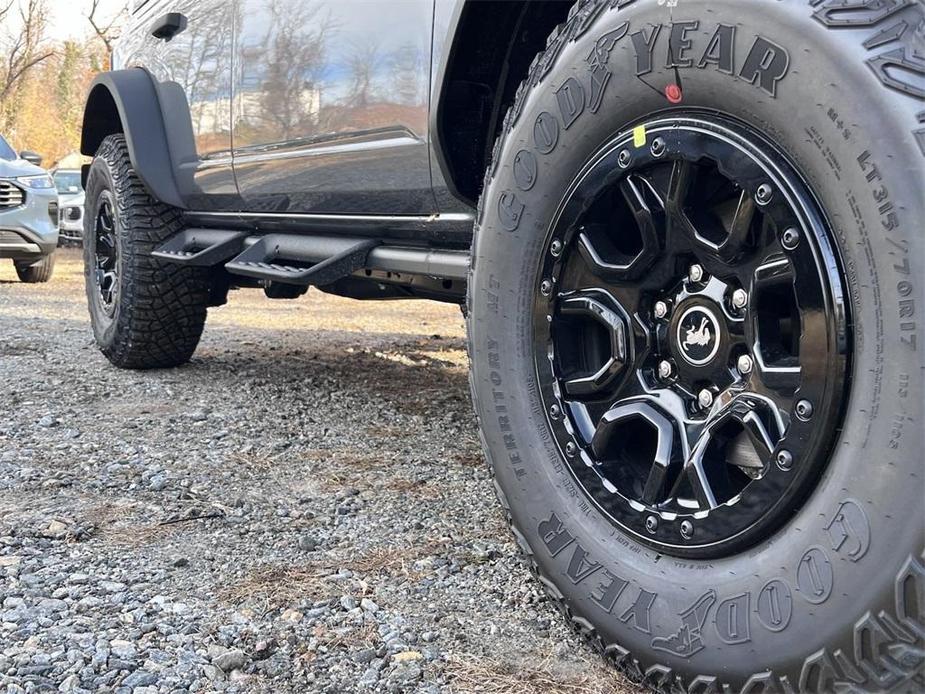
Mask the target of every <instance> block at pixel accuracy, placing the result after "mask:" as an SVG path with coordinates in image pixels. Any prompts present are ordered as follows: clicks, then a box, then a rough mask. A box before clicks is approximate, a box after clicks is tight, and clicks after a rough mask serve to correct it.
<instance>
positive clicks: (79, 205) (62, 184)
mask: <svg viewBox="0 0 925 694" xmlns="http://www.w3.org/2000/svg"><path fill="white" fill-rule="evenodd" d="M51 177H52V179H53V180H54V182H55V188H57V190H58V210H59V212H58V235H59V239H60V240H61V241H65V242H71V243H80V241H81V239H82V238H83V224H84V200H85V198H86V195H85V194H84V189H83V183H82V182H81V180H80V178H81V177H80V170H79V169H55V170H54V171H53V172H52V175H51Z"/></svg>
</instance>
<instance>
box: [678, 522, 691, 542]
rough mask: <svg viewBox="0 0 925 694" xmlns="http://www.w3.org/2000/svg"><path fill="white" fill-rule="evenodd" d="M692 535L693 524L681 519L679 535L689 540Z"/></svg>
mask: <svg viewBox="0 0 925 694" xmlns="http://www.w3.org/2000/svg"><path fill="white" fill-rule="evenodd" d="M693 536H694V524H693V523H691V522H690V521H689V520H683V521H681V537H683V538H684V539H685V540H690V539H691V538H692V537H693Z"/></svg>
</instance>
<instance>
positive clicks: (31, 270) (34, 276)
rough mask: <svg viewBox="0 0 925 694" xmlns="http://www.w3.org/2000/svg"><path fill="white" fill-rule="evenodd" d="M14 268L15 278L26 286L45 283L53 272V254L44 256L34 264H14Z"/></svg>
mask: <svg viewBox="0 0 925 694" xmlns="http://www.w3.org/2000/svg"><path fill="white" fill-rule="evenodd" d="M15 266H16V276H17V277H19V281H20V282H24V283H26V284H38V283H40V282H47V281H48V280H50V279H51V276H52V274H53V273H54V271H55V254H54V253H52V254H51V255H46V256H45V257H44V258H42V259H41V260H39V261H37V262H34V263H29V264H27V263H15Z"/></svg>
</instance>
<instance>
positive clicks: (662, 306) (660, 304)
mask: <svg viewBox="0 0 925 694" xmlns="http://www.w3.org/2000/svg"><path fill="white" fill-rule="evenodd" d="M652 312H653V313H654V314H655V317H656V318H664V317H665V316H667V315H668V304H666V303H665V302H664V301H656V302H655V307H654V308H653V309H652Z"/></svg>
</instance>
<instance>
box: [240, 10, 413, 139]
mask: <svg viewBox="0 0 925 694" xmlns="http://www.w3.org/2000/svg"><path fill="white" fill-rule="evenodd" d="M351 5H352V3H350V2H347V3H343V4H342V5H338V4H332V5H328V4H326V3H320V2H310V1H309V2H306V0H265V1H264V2H257V1H256V0H253V1H252V2H249V3H248V4H247V8H248V10H247V11H246V12H245V16H244V22H245V27H244V29H243V30H242V32H241V45H240V46H238V53H237V54H238V56H239V61H240V62H239V65H238V77H237V84H238V92H237V94H236V98H235V108H234V125H235V140H236V146H242V147H270V148H272V147H273V146H274V145H279V146H292V145H294V144H296V142H298V141H304V140H317V139H319V138H326V137H328V136H336V135H337V134H339V133H354V134H356V133H362V132H363V131H374V130H377V129H381V128H392V127H395V126H396V124H402V125H404V126H405V127H406V128H408V129H410V130H412V131H413V132H415V133H416V134H419V135H421V134H423V133H424V131H425V130H426V117H427V116H426V114H427V103H426V102H427V74H428V73H427V66H428V57H427V56H428V45H427V42H426V38H427V36H428V33H427V31H424V30H423V28H424V27H425V26H426V18H424V17H422V18H421V22H422V24H421V28H422V30H421V31H416V32H415V33H416V34H419V35H420V36H421V37H422V41H421V44H420V45H415V44H414V43H411V42H406V43H403V44H401V45H399V46H398V47H397V48H394V49H392V50H383V48H382V46H381V43H380V41H379V40H378V39H377V37H374V36H373V37H370V36H366V35H363V36H360V34H359V32H358V31H357V30H356V27H355V26H353V25H351V23H350V18H351V15H350V13H348V14H346V15H345V16H344V17H343V18H341V17H339V16H338V14H337V13H338V11H339V10H341V9H348V8H351ZM361 7H362V6H353V7H352V9H353V10H354V11H356V10H358V9H359V8H361ZM354 21H355V15H354ZM248 25H250V26H252V27H256V28H253V29H248V28H247V26H248ZM410 29H412V30H413V27H412V28H410Z"/></svg>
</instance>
